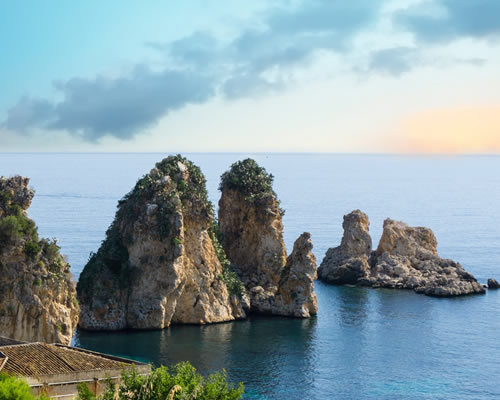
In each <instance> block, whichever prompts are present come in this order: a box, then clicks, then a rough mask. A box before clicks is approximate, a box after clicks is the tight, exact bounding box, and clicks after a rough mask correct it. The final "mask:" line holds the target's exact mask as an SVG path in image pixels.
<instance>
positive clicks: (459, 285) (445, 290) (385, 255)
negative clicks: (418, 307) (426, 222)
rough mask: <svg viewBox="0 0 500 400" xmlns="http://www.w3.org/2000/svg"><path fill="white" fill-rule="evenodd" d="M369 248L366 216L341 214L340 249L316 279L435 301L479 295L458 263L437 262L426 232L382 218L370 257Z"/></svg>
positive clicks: (477, 286)
mask: <svg viewBox="0 0 500 400" xmlns="http://www.w3.org/2000/svg"><path fill="white" fill-rule="evenodd" d="M356 244H358V245H359V246H356ZM369 244H371V240H370V239H369V233H368V217H367V216H366V215H365V214H363V213H361V212H360V211H359V210H356V211H353V212H352V213H351V214H348V215H346V216H345V217H344V237H343V239H342V244H341V246H340V247H338V248H336V249H330V250H328V251H327V253H326V256H325V258H324V260H323V262H322V263H321V266H320V268H319V271H318V273H319V278H320V279H322V280H324V281H326V282H330V283H334V284H345V283H349V284H355V285H361V286H371V287H385V288H396V289H413V290H415V292H417V293H423V294H426V295H428V296H435V297H449V296H460V295H466V294H476V293H484V292H485V290H484V288H483V287H482V285H480V284H479V283H478V282H477V280H476V279H475V278H474V277H473V276H472V275H471V274H470V273H468V272H467V271H465V270H464V268H463V267H462V266H461V265H460V264H459V263H456V262H454V261H453V260H449V259H443V258H441V257H439V255H438V252H437V240H436V237H435V236H434V233H433V232H432V231H431V230H430V229H428V228H424V227H410V226H408V225H407V224H405V223H404V222H400V221H394V220H392V219H386V220H385V221H384V230H383V233H382V237H381V239H380V243H379V245H378V247H377V250H376V251H375V252H371V253H370V248H369V247H370V246H368V245H369Z"/></svg>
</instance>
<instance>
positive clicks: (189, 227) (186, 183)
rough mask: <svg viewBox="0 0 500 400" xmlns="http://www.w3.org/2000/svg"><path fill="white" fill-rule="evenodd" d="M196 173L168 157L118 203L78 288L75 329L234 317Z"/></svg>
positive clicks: (239, 311) (238, 306)
mask: <svg viewBox="0 0 500 400" xmlns="http://www.w3.org/2000/svg"><path fill="white" fill-rule="evenodd" d="M213 223H214V217H213V211H212V205H211V204H210V202H209V201H208V199H207V193H206V189H205V178H204V176H203V175H202V173H201V171H200V169H199V168H198V167H196V166H195V165H194V164H192V163H191V162H190V161H188V160H186V159H185V158H182V157H181V156H171V157H168V158H166V159H164V160H163V161H161V162H160V163H158V164H157V165H156V168H154V169H153V170H151V172H150V173H149V174H147V175H145V176H144V177H143V178H142V179H140V180H139V181H138V182H137V184H136V185H135V187H134V189H133V190H132V191H131V192H130V193H129V194H127V195H126V196H125V197H124V198H123V200H121V201H120V202H119V205H118V211H117V213H116V217H115V220H114V222H113V224H112V225H111V227H110V228H109V229H108V231H107V233H106V239H105V240H104V241H103V243H102V245H101V247H100V249H99V250H98V252H97V253H96V254H94V255H92V256H91V258H90V260H89V262H88V264H87V265H86V266H85V268H84V270H83V272H82V274H81V276H80V281H79V282H78V287H77V290H78V298H79V300H80V304H81V308H82V311H81V315H80V326H81V327H82V328H84V329H89V330H118V329H125V328H133V329H162V328H166V327H168V326H169V325H170V324H171V323H189V324H207V323H215V322H223V321H231V320H234V319H235V318H242V317H244V316H245V312H244V310H243V307H242V301H241V299H240V298H239V297H238V296H237V295H236V294H231V293H229V291H228V287H227V286H226V283H225V271H224V270H223V267H222V264H221V262H220V260H219V257H218V254H217V251H216V245H217V243H215V242H214V241H215V240H216V238H215V236H214V235H213V234H212V232H211V231H212V229H213Z"/></svg>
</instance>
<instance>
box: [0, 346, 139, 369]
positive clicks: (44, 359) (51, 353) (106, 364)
mask: <svg viewBox="0 0 500 400" xmlns="http://www.w3.org/2000/svg"><path fill="white" fill-rule="evenodd" d="M1 352H2V353H3V354H4V355H5V356H7V357H8V359H7V363H6V364H5V366H4V368H3V372H7V373H9V374H15V375H21V376H41V375H53V374H67V373H72V372H83V371H96V370H105V369H119V368H123V367H124V366H126V365H127V364H129V365H130V364H132V363H133V362H132V361H128V362H127V361H126V360H121V359H117V358H115V357H111V356H110V357H109V358H108V357H106V356H105V355H100V354H98V353H93V352H88V351H86V350H82V349H76V348H71V347H66V346H58V345H51V344H46V343H28V344H20V345H13V346H3V347H1ZM0 364H1V362H0ZM139 364H140V363H139Z"/></svg>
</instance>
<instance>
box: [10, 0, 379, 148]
mask: <svg viewBox="0 0 500 400" xmlns="http://www.w3.org/2000/svg"><path fill="white" fill-rule="evenodd" d="M382 4H383V0H357V1H355V2H346V1H344V0H321V1H320V0H316V1H313V0H308V1H304V2H302V3H300V4H299V5H298V6H296V7H291V6H290V5H289V6H287V7H286V8H272V9H270V10H268V11H266V12H265V13H263V14H261V15H259V18H260V21H259V22H260V23H259V27H258V28H253V29H246V30H243V31H242V32H241V34H240V35H238V36H237V37H236V38H234V39H233V40H231V41H226V42H223V41H220V40H217V39H216V38H215V37H213V36H212V35H211V34H210V33H207V32H197V33H194V34H192V35H191V36H187V37H184V38H181V39H180V40H177V41H174V42H172V43H167V44H162V43H158V42H149V43H147V46H148V47H150V48H154V49H156V50H157V51H160V52H162V53H163V54H164V55H165V56H166V59H167V60H168V61H166V64H165V66H164V67H163V69H161V70H160V71H152V70H150V69H149V68H147V67H146V66H137V67H136V68H135V69H134V71H133V72H132V73H131V74H130V75H129V76H126V77H119V78H105V77H96V78H94V79H84V78H74V79H71V80H69V81H66V82H59V83H57V84H56V85H55V89H56V90H57V92H58V93H59V94H60V95H61V100H60V101H55V102H53V101H49V100H47V99H39V98H30V97H25V98H22V99H21V100H20V101H19V102H18V103H17V104H15V105H14V106H13V107H12V108H10V110H8V113H7V118H6V120H5V121H4V122H3V123H2V124H1V126H2V127H4V128H7V129H9V130H11V131H15V132H19V133H24V134H25V133H27V132H30V131H33V130H36V129H45V130H55V131H66V132H69V133H71V134H73V135H75V136H78V137H80V138H82V139H84V140H86V141H96V140H99V139H100V138H102V137H103V136H106V135H109V136H114V137H117V138H121V139H129V138H131V137H133V136H135V135H137V134H139V133H141V132H142V131H143V130H144V128H146V127H148V126H150V125H153V124H155V123H156V122H157V121H158V120H159V119H160V118H161V117H163V116H164V115H166V114H168V113H169V112H171V111H173V110H177V109H180V108H182V107H184V106H186V105H188V104H193V103H203V102H206V101H208V100H209V99H211V98H212V97H213V96H215V95H216V94H217V93H220V94H222V95H223V96H226V97H229V98H237V97H244V96H251V95H254V94H256V93H262V92H266V91H272V90H283V89H284V88H285V87H287V84H288V82H287V80H286V78H285V77H284V75H283V74H282V73H281V72H282V71H284V70H286V69H288V68H290V67H292V66H294V65H298V64H300V63H304V62H306V61H307V60H308V59H310V58H311V57H312V56H313V55H314V53H315V52H317V51H319V50H329V51H337V52H343V51H348V47H349V46H348V43H349V41H350V39H352V37H353V36H354V35H355V34H356V33H357V32H359V31H360V30H361V29H362V28H363V27H365V26H367V25H368V24H370V23H372V22H374V21H375V20H376V17H377V13H378V11H379V8H380V7H381V5H382ZM276 71H278V72H280V73H276Z"/></svg>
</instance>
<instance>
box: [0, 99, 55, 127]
mask: <svg viewBox="0 0 500 400" xmlns="http://www.w3.org/2000/svg"><path fill="white" fill-rule="evenodd" d="M53 116H54V106H53V104H52V103H50V102H49V101H48V100H45V99H32V98H29V97H26V96H25V97H23V98H21V100H19V102H18V103H17V104H16V105H14V106H13V107H12V108H10V109H9V110H8V112H7V119H6V120H5V121H4V122H3V123H2V124H1V125H0V127H2V128H4V129H8V130H11V131H16V132H19V133H21V134H26V133H28V131H29V129H30V128H33V127H36V126H38V125H40V124H42V125H43V124H44V123H46V122H47V121H48V120H50V119H51V118H52V117H53Z"/></svg>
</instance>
